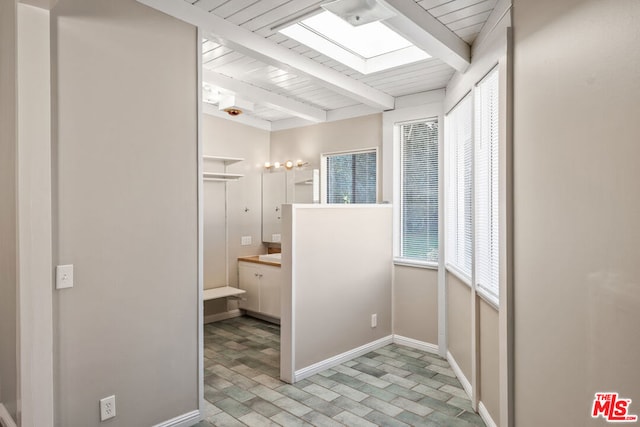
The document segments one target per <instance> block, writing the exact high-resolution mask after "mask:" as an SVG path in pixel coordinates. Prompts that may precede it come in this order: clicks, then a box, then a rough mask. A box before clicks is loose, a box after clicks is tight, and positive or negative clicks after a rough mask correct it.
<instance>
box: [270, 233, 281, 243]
mask: <svg viewBox="0 0 640 427" xmlns="http://www.w3.org/2000/svg"><path fill="white" fill-rule="evenodd" d="M281 239H282V236H281V235H280V234H272V235H271V241H272V242H274V243H278V242H279V241H280V240H281Z"/></svg>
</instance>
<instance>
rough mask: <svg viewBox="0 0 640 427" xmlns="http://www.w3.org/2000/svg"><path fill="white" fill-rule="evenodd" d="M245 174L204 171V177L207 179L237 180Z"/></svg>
mask: <svg viewBox="0 0 640 427" xmlns="http://www.w3.org/2000/svg"><path fill="white" fill-rule="evenodd" d="M243 176H244V175H242V174H239V173H227V172H204V173H203V174H202V177H203V179H204V180H205V181H236V180H238V179H240V178H242V177H243Z"/></svg>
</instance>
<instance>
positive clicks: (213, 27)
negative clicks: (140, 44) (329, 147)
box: [138, 0, 395, 110]
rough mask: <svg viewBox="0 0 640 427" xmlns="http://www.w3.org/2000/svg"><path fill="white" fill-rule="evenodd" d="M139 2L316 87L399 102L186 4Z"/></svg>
mask: <svg viewBox="0 0 640 427" xmlns="http://www.w3.org/2000/svg"><path fill="white" fill-rule="evenodd" d="M138 2H140V3H143V4H145V5H147V6H149V7H152V8H154V9H157V10H160V11H162V12H164V13H166V14H168V15H171V16H173V17H175V18H178V19H180V20H182V21H185V22H188V23H190V24H192V25H195V26H197V27H199V28H200V29H201V30H202V31H203V33H204V34H205V35H209V34H210V35H211V36H213V37H214V38H215V40H216V41H217V42H218V43H220V44H222V45H224V46H227V47H229V48H231V49H233V50H235V51H237V52H240V53H242V54H244V55H247V56H250V57H252V58H255V59H257V60H259V61H262V62H264V63H266V64H269V65H273V66H275V67H278V68H281V69H283V70H287V71H290V72H292V73H294V74H297V75H303V76H306V77H309V78H310V79H312V80H313V81H314V82H315V83H317V84H319V85H321V86H323V87H326V88H328V89H331V90H333V91H334V92H336V93H339V94H341V95H344V96H346V97H349V98H351V99H354V100H356V101H358V102H361V103H363V104H365V105H369V106H371V107H375V108H379V109H383V110H389V109H392V108H394V105H395V99H394V98H393V97H392V96H391V95H389V94H386V93H384V92H382V91H380V90H377V89H374V88H372V87H371V86H368V85H366V84H364V83H362V82H360V81H358V80H355V79H352V78H351V77H348V76H346V75H344V74H342V73H340V72H338V71H336V70H334V69H331V68H328V67H325V66H324V65H322V64H320V63H318V62H316V61H314V60H312V59H309V58H307V57H305V56H303V55H300V54H298V53H295V52H294V51H292V50H290V49H287V48H285V47H283V46H280V45H278V44H276V43H273V42H272V41H270V40H268V39H265V38H264V37H262V36H260V35H258V34H254V33H253V32H251V31H249V30H246V29H244V28H242V27H239V26H237V25H235V24H232V23H231V22H229V21H227V20H225V19H222V18H220V17H218V16H216V15H215V14H213V13H208V12H205V11H203V10H201V9H199V8H197V7H195V6H192V5H190V4H189V3H187V2H185V1H182V0H138Z"/></svg>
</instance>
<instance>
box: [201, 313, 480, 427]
mask: <svg viewBox="0 0 640 427" xmlns="http://www.w3.org/2000/svg"><path fill="white" fill-rule="evenodd" d="M204 334H205V335H204V357H205V359H204V368H205V373H204V375H205V378H204V380H205V386H204V396H205V410H204V414H203V416H204V419H205V420H204V421H201V422H200V423H198V424H197V425H196V426H194V427H211V426H212V425H213V426H224V427H233V426H279V425H280V426H310V425H311V426H354V427H355V426H358V427H359V426H385V427H386V426H390V427H391V426H447V427H449V426H451V427H455V426H484V423H483V422H482V419H481V418H480V417H479V416H478V415H477V414H475V413H474V412H473V410H472V409H471V403H470V401H469V399H468V398H467V397H466V393H465V392H464V390H463V389H462V387H461V385H460V382H459V381H458V380H457V379H456V378H455V375H454V374H453V371H451V369H450V367H449V365H448V363H447V362H446V361H445V360H443V359H441V358H439V357H438V356H436V355H433V354H431V353H425V352H421V351H418V350H415V349H412V348H409V347H403V346H398V345H388V346H386V347H383V348H381V349H379V350H376V351H373V352H371V353H368V354H366V355H364V356H362V357H358V358H356V359H354V360H352V361H349V362H346V363H343V364H342V365H339V366H335V367H333V368H331V369H328V370H326V371H323V372H321V373H319V374H316V375H314V376H312V377H309V378H307V379H304V380H302V381H299V382H298V383H296V384H295V385H289V384H286V383H284V382H281V381H280V380H279V379H278V378H279V364H280V328H279V326H277V325H273V324H271V323H267V322H263V321H261V320H258V319H253V318H251V317H238V318H235V319H230V320H225V321H222V322H216V323H212V324H208V325H206V326H205V329H204Z"/></svg>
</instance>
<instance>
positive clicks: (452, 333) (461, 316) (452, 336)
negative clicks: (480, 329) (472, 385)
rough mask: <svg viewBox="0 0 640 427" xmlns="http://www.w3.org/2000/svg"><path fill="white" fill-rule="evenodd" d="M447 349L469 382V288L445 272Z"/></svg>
mask: <svg viewBox="0 0 640 427" xmlns="http://www.w3.org/2000/svg"><path fill="white" fill-rule="evenodd" d="M446 281H447V343H448V347H449V348H448V350H449V352H450V353H451V355H452V356H453V358H454V359H455V361H456V363H457V364H458V366H459V367H460V369H461V370H462V373H463V374H464V376H465V377H466V378H467V380H468V381H469V382H471V288H470V287H469V286H468V285H467V284H465V283H463V282H462V281H461V280H460V279H458V277H457V276H455V275H454V274H451V273H449V272H447V273H446Z"/></svg>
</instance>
